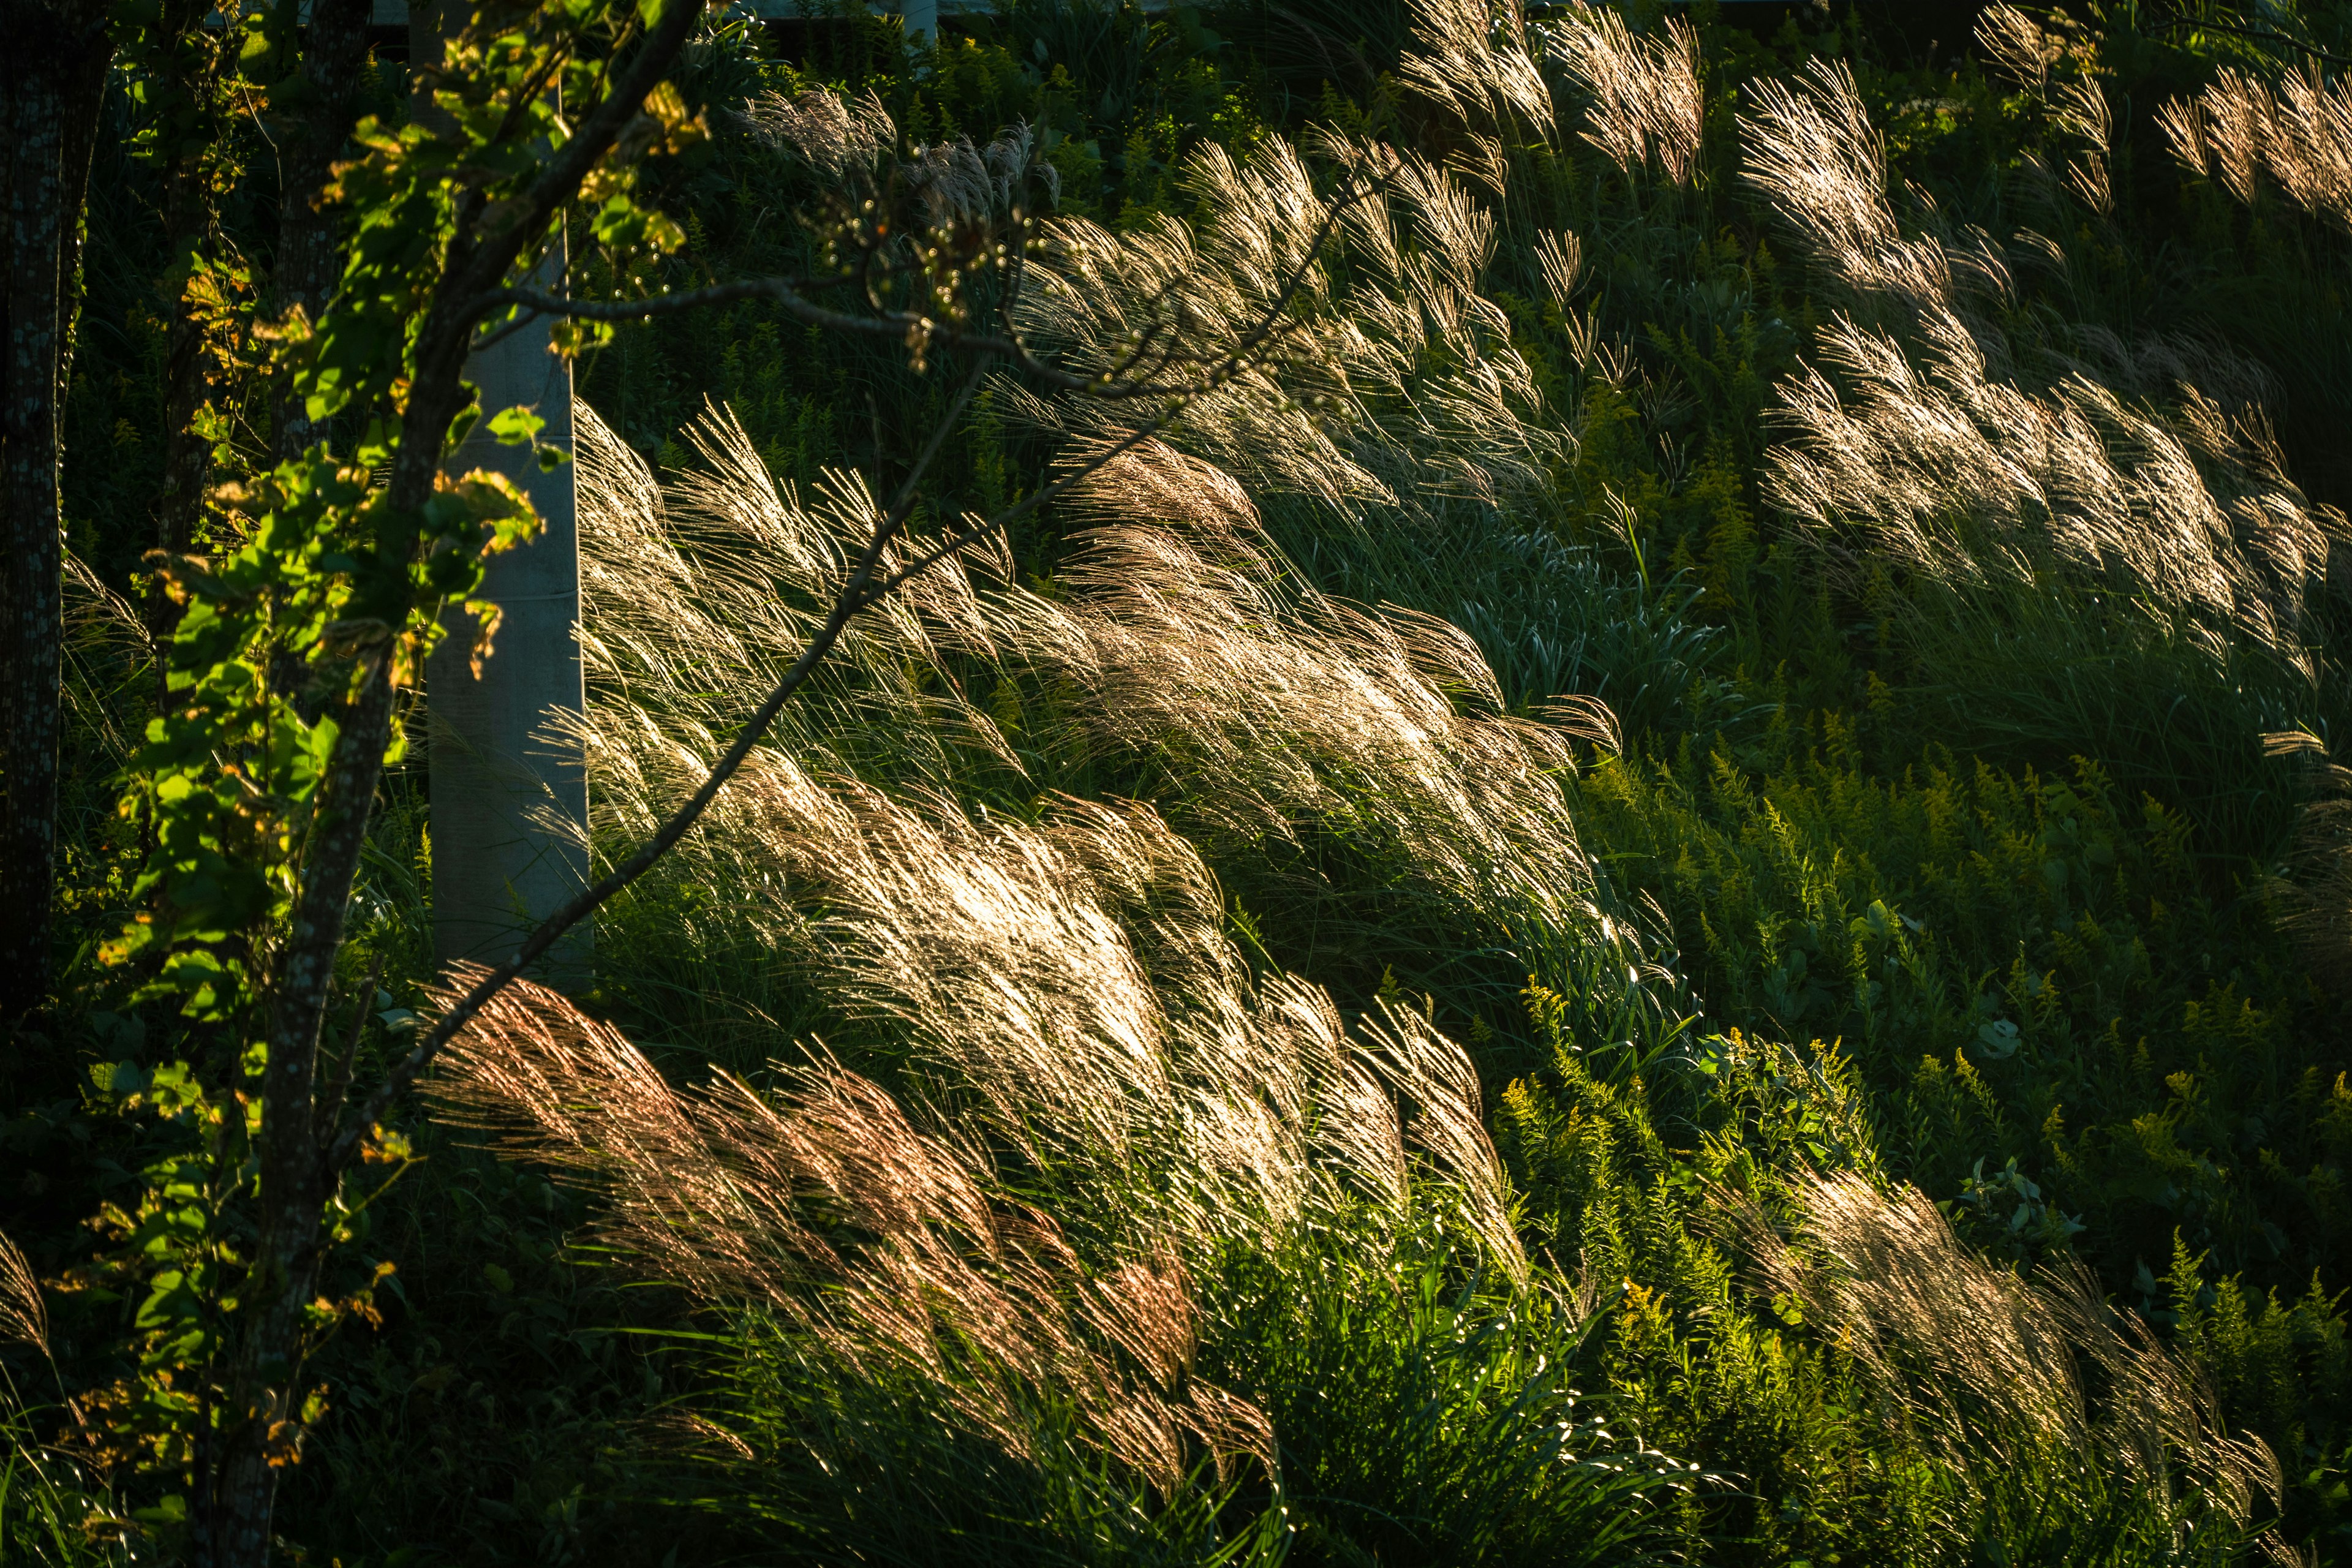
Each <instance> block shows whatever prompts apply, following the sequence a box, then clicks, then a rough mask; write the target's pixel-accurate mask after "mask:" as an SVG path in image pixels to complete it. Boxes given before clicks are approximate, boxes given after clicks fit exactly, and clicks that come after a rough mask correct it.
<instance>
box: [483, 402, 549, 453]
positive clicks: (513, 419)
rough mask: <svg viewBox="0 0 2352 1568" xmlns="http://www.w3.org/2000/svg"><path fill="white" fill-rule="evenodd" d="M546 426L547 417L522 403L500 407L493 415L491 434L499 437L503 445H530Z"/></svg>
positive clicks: (491, 418)
mask: <svg viewBox="0 0 2352 1568" xmlns="http://www.w3.org/2000/svg"><path fill="white" fill-rule="evenodd" d="M546 428H547V421H546V420H545V419H543V418H541V416H539V415H538V414H536V413H534V412H533V411H532V410H530V409H529V408H525V407H523V406H522V405H520V404H518V405H515V406H514V407H512V408H501V409H499V412H498V413H497V414H495V415H493V416H491V417H490V424H489V431H490V434H491V435H493V436H495V437H498V439H499V445H500V446H502V447H528V446H530V444H531V441H532V440H533V438H534V437H537V436H538V435H539V433H540V432H541V430H544V429H546Z"/></svg>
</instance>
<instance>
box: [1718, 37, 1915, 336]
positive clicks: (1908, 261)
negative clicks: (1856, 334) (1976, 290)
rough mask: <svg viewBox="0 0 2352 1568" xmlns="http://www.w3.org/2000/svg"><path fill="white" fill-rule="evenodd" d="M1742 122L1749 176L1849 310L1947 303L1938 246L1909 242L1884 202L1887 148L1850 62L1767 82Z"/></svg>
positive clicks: (1819, 63)
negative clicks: (1891, 303)
mask: <svg viewBox="0 0 2352 1568" xmlns="http://www.w3.org/2000/svg"><path fill="white" fill-rule="evenodd" d="M1755 99H1756V107H1755V109H1754V110H1752V111H1749V112H1747V113H1743V114H1742V115H1741V116H1740V120H1739V133H1740V141H1741V142H1742V144H1743V145H1744V146H1745V148H1746V150H1747V160H1746V164H1745V167H1744V168H1743V170H1742V177H1743V178H1744V179H1745V180H1746V181H1747V182H1748V184H1749V185H1750V186H1752V187H1753V188H1754V189H1755V190H1756V191H1757V192H1758V193H1759V195H1763V196H1764V197H1765V198H1766V199H1767V200H1769V202H1770V203H1771V204H1772V207H1773V211H1774V213H1775V215H1776V216H1778V217H1779V218H1780V221H1781V222H1783V223H1785V224H1787V225H1788V226H1790V228H1791V229H1792V230H1793V231H1794V232H1795V233H1796V235H1797V236H1798V237H1799V238H1800V239H1801V241H1802V242H1803V244H1804V246H1805V248H1806V250H1807V252H1808V253H1809V254H1810V255H1811V258H1813V261H1814V263H1815V265H1816V266H1817V267H1818V268H1820V269H1821V270H1822V272H1823V273H1824V274H1825V275H1826V277H1827V279H1828V280H1829V281H1830V282H1832V284H1834V285H1835V286H1836V287H1838V288H1839V289H1842V290H1843V292H1844V294H1845V295H1846V298H1847V300H1848V302H1849V304H1851V305H1853V306H1856V307H1863V306H1867V305H1869V304H1872V303H1874V302H1875V301H1877V300H1895V301H1899V302H1900V303H1902V304H1903V305H1905V306H1907V307H1908V308H1909V309H1910V310H1914V311H1919V312H1926V311H1929V310H1937V309H1939V308H1942V307H1945V306H1947V305H1948V303H1949V302H1950V300H1951V291H1952V268H1951V263H1950V259H1949V258H1948V255H1947V254H1946V252H1945V250H1944V247H1942V246H1940V245H1938V244H1937V243H1935V242H1934V241H1933V240H1927V239H1911V238H1906V237H1905V236H1904V234H1903V231H1902V227H1901V226H1900V225H1898V224H1897V223H1896V222H1895V213H1894V209H1893V208H1892V207H1890V206H1889V205H1887V201H1886V183H1887V174H1886V149H1885V142H1883V141H1882V140H1881V138H1880V137H1879V134H1878V132H1877V129H1876V128H1875V127H1874V126H1873V125H1872V124H1871V122H1870V113H1869V110H1866V109H1864V107H1863V102H1862V97H1861V94H1860V93H1859V92H1857V91H1856V90H1855V89H1854V84H1853V72H1852V71H1851V70H1849V69H1848V68H1846V67H1845V66H1844V65H1843V64H1832V63H1831V62H1830V61H1827V60H1822V59H1816V60H1813V61H1811V62H1810V63H1809V64H1808V65H1807V66H1806V68H1805V73H1804V75H1803V76H1802V77H1801V78H1799V79H1798V81H1797V83H1796V85H1794V86H1790V85H1789V84H1787V83H1784V82H1780V81H1766V82H1761V83H1759V84H1758V86H1757V88H1756V93H1755Z"/></svg>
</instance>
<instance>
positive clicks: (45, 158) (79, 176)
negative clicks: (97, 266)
mask: <svg viewBox="0 0 2352 1568" xmlns="http://www.w3.org/2000/svg"><path fill="white" fill-rule="evenodd" d="M105 16H106V13H105V9H104V7H103V5H98V4H93V3H91V0H66V3H64V4H56V3H51V4H41V3H38V0H32V3H26V0H16V3H14V4H9V5H5V6H0V35H5V37H7V39H8V47H7V50H6V58H5V66H0V69H5V73H6V74H5V84H6V94H7V98H6V113H5V126H6V136H7V145H6V149H5V156H6V160H7V179H8V205H7V231H6V232H7V238H6V263H5V288H6V296H7V321H6V331H7V341H6V345H5V356H0V402H5V406H0V507H5V514H6V515H5V533H0V550H4V551H5V556H6V559H5V562H0V660H5V669H0V789H5V804H4V805H0V1017H6V1018H15V1017H18V1016H23V1015H24V1014H25V1013H26V1012H28V1011H30V1010H31V1009H33V1008H34V1007H37V1006H38V1005H40V1003H41V1001H42V999H43V998H44V997H45V996H46V995H47V992H48V980H49V926H50V904H51V900H52V896H53V894H54V892H55V889H56V882H57V816H58V727H59V725H58V720H59V689H58V676H59V669H60V664H59V659H60V650H61V645H62V643H63V639H64V633H65V625H64V616H63V610H62V605H61V601H60V598H59V578H60V567H61V554H60V550H59V544H58V526H59V521H60V520H59V509H58V461H59V457H60V448H59V443H58V426H59V416H60V414H61V409H60V407H59V405H60V403H61V401H62V399H63V395H64V380H63V374H62V370H63V365H64V363H65V358H66V354H67V352H68V334H69V331H70V328H71V318H72V301H73V297H74V293H75V290H76V285H77V284H78V282H79V279H78V278H77V277H76V276H75V273H76V271H77V270H78V262H79V229H80V226H81V205H82V196H83V194H84V189H85V186H86V184H87V182H88V179H89V149H90V147H91V145H92V143H93V140H94V136H95V128H96V124H97V118H98V101H99V96H100V92H101V90H102V89H103V88H104V85H105V79H106V78H105V68H106V59H107V55H108V42H107V37H106V31H105Z"/></svg>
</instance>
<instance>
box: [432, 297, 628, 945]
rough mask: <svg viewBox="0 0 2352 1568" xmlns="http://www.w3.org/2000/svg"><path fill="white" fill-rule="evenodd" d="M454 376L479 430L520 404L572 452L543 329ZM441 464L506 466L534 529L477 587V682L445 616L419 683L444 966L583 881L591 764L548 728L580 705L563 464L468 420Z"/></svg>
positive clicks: (575, 940)
mask: <svg viewBox="0 0 2352 1568" xmlns="http://www.w3.org/2000/svg"><path fill="white" fill-rule="evenodd" d="M554 281H555V279H552V278H551V279H548V282H549V283H550V284H553V283H554ZM466 374H467V379H468V380H469V381H472V382H473V383H474V384H476V385H478V386H479V387H480V388H481V389H482V409H483V412H484V415H485V419H484V421H483V423H485V424H487V423H488V419H487V416H488V415H490V414H494V413H496V412H497V411H498V410H499V409H501V408H506V407H510V406H512V405H516V404H523V405H529V406H530V407H533V408H535V409H536V410H537V411H538V413H539V416H540V417H541V418H542V419H544V420H546V421H547V426H546V428H545V429H543V430H541V432H540V439H541V440H542V441H544V442H547V443H549V444H551V445H553V446H557V447H562V449H563V450H564V451H565V452H566V453H569V452H570V451H571V450H572V370H571V366H570V364H569V363H568V362H566V361H564V360H561V359H558V358H557V357H556V356H555V355H553V354H551V353H548V352H547V329H546V327H545V326H544V325H541V326H538V327H534V328H526V329H525V330H523V331H519V332H517V333H515V334H514V336H512V337H510V338H509V339H507V340H506V341H505V342H501V343H497V344H494V345H493V346H491V347H490V348H488V349H487V350H485V351H484V352H482V353H478V354H477V355H475V356H474V358H473V360H472V361H471V362H469V363H467V367H466ZM449 467H450V469H451V471H452V472H453V473H463V472H466V471H467V470H469V469H473V468H495V469H498V470H499V471H501V472H504V473H505V474H507V475H508V476H509V478H511V479H514V480H515V482H516V483H518V484H520V486H521V487H522V488H523V489H524V491H525V492H526V493H527V494H528V495H530V500H531V505H532V506H534V507H535V508H537V509H538V511H539V515H540V517H541V520H542V521H543V522H544V525H545V526H544V527H543V528H542V530H541V533H540V535H539V537H538V538H537V539H534V540H532V541H531V542H530V543H528V544H526V545H523V546H521V547H520V548H519V549H516V550H510V551H509V552H506V553H504V554H502V555H494V556H492V557H491V558H490V562H489V567H488V577H487V580H486V581H485V582H484V583H483V584H482V590H481V593H482V597H484V598H486V599H488V600H489V601H490V602H491V603H493V604H495V605H498V606H499V611H500V619H499V630H498V635H497V637H496V638H495V640H494V641H493V642H492V644H491V649H490V654H489V657H488V658H485V659H484V660H483V661H482V671H481V675H480V677H479V678H478V679H477V678H476V676H475V674H474V672H473V670H472V668H470V664H469V660H468V645H469V644H470V642H471V640H472V639H471V636H470V623H462V622H461V618H460V616H458V614H457V612H455V611H453V612H452V616H451V621H450V625H449V628H448V629H449V633H450V635H449V637H448V638H447V640H446V641H445V642H444V643H443V644H442V646H441V647H440V648H438V649H437V650H436V652H435V653H434V655H433V658H432V659H431V661H430V663H429V666H428V668H427V670H426V674H425V706H426V709H427V710H428V711H429V713H430V715H431V744H432V748H433V750H432V770H433V948H434V958H435V960H436V963H440V964H445V965H446V964H447V963H452V962H454V961H457V960H459V959H469V960H472V961H473V962H475V963H498V962H500V961H502V960H504V959H506V958H507V957H509V956H510V955H511V954H512V953H513V952H514V950H515V948H516V947H518V946H519V945H520V943H521V941H522V939H523V937H524V936H526V935H528V934H529V932H530V928H531V926H532V925H533V924H534V923H536V922H537V921H540V920H541V919H543V918H545V917H546V916H547V915H550V914H551V913H553V912H554V911H555V910H556V909H557V908H559V907H560V906H561V905H562V904H563V903H564V902H566V901H567V900H570V899H571V898H572V895H573V894H575V893H577V892H579V891H580V889H582V888H583V887H585V886H586V885H587V879H588V854H587V839H588V759H587V755H586V753H585V752H584V751H583V748H582V745H581V743H580V742H579V741H578V740H577V739H572V740H563V739H560V738H559V737H558V736H557V735H556V734H555V733H554V732H553V730H554V727H555V726H556V725H558V724H560V723H561V722H562V721H563V720H564V719H565V718H566V717H567V716H572V715H578V714H580V713H583V712H584V711H585V710H586V707H587V688H586V679H585V676H584V673H583V668H582V665H581V657H580V629H579V623H580V540H579V535H578V533H577V531H576V529H575V521H576V518H577V512H576V510H575V508H574V505H573V499H572V465H571V464H569V463H566V464H565V465H564V466H563V467H562V468H558V469H556V470H555V471H554V472H553V473H551V474H542V473H541V472H540V471H539V465H538V463H537V462H536V461H535V460H534V458H533V457H532V455H531V453H530V451H529V450H528V449H527V448H523V447H503V446H500V445H499V443H498V442H497V441H496V440H495V439H493V438H492V437H489V436H488V434H486V433H484V432H483V431H482V429H481V426H479V425H478V426H476V430H475V433H474V434H473V435H470V436H468V437H467V440H466V442H465V444H464V445H462V446H461V447H458V448H457V451H456V452H455V453H453V454H452V455H451V458H450V462H449ZM590 929H591V928H590V927H588V926H587V925H585V924H583V925H581V926H577V927H575V928H573V931H572V934H571V935H569V936H567V937H566V938H565V941H564V942H563V944H562V945H560V946H559V947H558V948H557V949H556V951H555V952H551V953H550V954H549V955H548V958H547V959H546V960H545V961H544V974H543V978H545V979H546V980H548V981H549V982H550V983H551V984H558V985H567V984H584V983H585V982H586V979H587V971H588V967H589V961H590V958H591V955H592V952H593V945H592V944H593V937H592V936H591V934H590Z"/></svg>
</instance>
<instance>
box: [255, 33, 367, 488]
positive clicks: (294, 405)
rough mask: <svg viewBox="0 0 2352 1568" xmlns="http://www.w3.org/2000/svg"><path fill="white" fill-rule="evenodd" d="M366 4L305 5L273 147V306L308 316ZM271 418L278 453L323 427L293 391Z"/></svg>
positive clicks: (336, 266)
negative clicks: (280, 171)
mask: <svg viewBox="0 0 2352 1568" xmlns="http://www.w3.org/2000/svg"><path fill="white" fill-rule="evenodd" d="M372 9H373V0H316V3H315V4H313V5H312V6H311V7H310V28H309V30H308V34H307V36H306V37H305V38H304V39H303V50H302V79H303V83H304V85H305V86H306V87H307V88H308V89H309V91H308V94H307V100H308V101H307V107H306V108H305V110H304V111H303V113H302V115H301V118H300V119H299V121H297V122H296V125H295V128H294V130H293V132H291V134H290V135H289V137H288V138H287V140H286V142H284V143H283V144H282V146H281V147H280V149H279V159H280V163H281V166H282V167H283V168H284V170H285V184H284V187H283V189H282V190H281V192H280V194H279V197H278V261H277V266H276V268H275V270H274V271H273V273H272V276H271V279H270V281H271V286H272V288H273V289H275V291H276V294H277V303H278V310H289V309H291V308H292V307H294V306H297V305H299V306H300V307H301V308H302V310H303V311H304V313H305V314H307V315H308V316H309V317H310V320H311V321H317V320H318V319H319V313H320V310H322V309H324V308H325V306H326V303H327V300H328V299H329V298H330V297H331V295H332V294H333V293H334V291H335V284H336V281H337V280H338V279H340V278H341V275H342V256H341V252H340V251H339V250H338V249H337V248H336V246H335V226H334V221H333V219H332V218H331V217H330V216H328V215H327V214H326V213H323V212H321V211H320V210H319V196H320V193H321V192H323V191H324V190H325V189H326V188H327V175H328V172H329V171H330V170H331V168H332V167H333V166H334V162H335V159H336V157H337V156H338V155H339V154H340V153H341V152H342V149H343V142H344V141H345V139H346V138H348V137H349V136H350V135H351V133H352V122H353V121H355V120H356V119H357V118H358V113H359V103H358V93H357V89H358V86H359V78H360V67H361V66H362V64H364V63H365V62H366V60H367V24H368V16H369V14H370V12H371V10H372ZM277 423H278V457H280V458H291V457H294V456H297V455H298V454H299V453H300V452H301V451H302V449H303V448H304V447H309V446H310V444H311V443H312V442H314V441H318V440H320V439H321V438H323V437H324V436H325V434H326V432H325V431H324V430H322V429H320V428H319V427H318V426H314V425H312V424H311V423H310V419H309V417H308V416H306V415H305V414H304V413H303V410H302V404H301V400H300V399H299V398H294V397H281V398H280V399H279V400H278V419H277Z"/></svg>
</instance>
